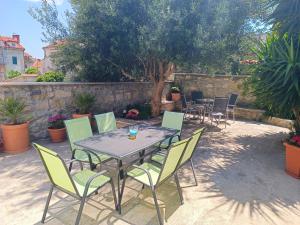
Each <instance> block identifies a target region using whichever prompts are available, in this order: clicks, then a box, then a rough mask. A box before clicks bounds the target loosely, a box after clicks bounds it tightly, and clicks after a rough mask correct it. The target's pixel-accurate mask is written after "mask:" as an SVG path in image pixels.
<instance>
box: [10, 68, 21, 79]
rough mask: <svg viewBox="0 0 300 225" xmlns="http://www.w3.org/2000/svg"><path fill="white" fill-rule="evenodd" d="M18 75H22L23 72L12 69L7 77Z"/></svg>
mask: <svg viewBox="0 0 300 225" xmlns="http://www.w3.org/2000/svg"><path fill="white" fill-rule="evenodd" d="M18 76H21V73H20V72H19V71H16V70H10V71H9V72H8V73H7V78H9V79H11V78H14V77H18Z"/></svg>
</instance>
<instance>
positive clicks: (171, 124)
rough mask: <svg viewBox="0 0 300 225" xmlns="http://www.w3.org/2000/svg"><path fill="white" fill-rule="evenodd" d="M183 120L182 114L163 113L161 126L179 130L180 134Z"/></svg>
mask: <svg viewBox="0 0 300 225" xmlns="http://www.w3.org/2000/svg"><path fill="white" fill-rule="evenodd" d="M183 118H184V113H178V112H169V111H165V112H164V116H163V120H162V124H161V126H162V127H165V128H171V129H176V130H179V131H180V133H181V128H182V124H183Z"/></svg>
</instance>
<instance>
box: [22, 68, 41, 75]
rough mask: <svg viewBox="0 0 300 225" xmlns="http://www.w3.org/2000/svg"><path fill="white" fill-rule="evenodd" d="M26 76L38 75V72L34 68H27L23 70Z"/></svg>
mask: <svg viewBox="0 0 300 225" xmlns="http://www.w3.org/2000/svg"><path fill="white" fill-rule="evenodd" d="M25 73H26V74H38V73H39V70H38V68H36V67H29V68H27V69H26V70H25Z"/></svg>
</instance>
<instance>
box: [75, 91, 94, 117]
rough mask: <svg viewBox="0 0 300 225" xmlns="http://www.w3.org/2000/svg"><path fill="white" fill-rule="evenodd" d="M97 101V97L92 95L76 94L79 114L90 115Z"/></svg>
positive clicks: (76, 105)
mask: <svg viewBox="0 0 300 225" xmlns="http://www.w3.org/2000/svg"><path fill="white" fill-rule="evenodd" d="M95 101H96V97H95V96H94V95H92V94H90V93H84V92H83V93H76V94H74V104H75V107H76V110H77V112H78V113H80V114H88V113H90V110H91V108H92V107H93V106H94V103H95Z"/></svg>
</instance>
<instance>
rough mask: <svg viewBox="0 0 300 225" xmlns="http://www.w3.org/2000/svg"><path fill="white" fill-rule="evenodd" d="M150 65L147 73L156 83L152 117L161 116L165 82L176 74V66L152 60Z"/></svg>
mask: <svg viewBox="0 0 300 225" xmlns="http://www.w3.org/2000/svg"><path fill="white" fill-rule="evenodd" d="M149 65H150V66H149V67H148V69H147V71H148V73H149V75H150V78H151V80H152V81H153V83H154V86H153V92H152V99H151V107H152V116H159V115H160V107H161V98H162V93H163V90H164V87H165V80H166V79H167V78H168V77H169V76H170V75H171V74H172V73H173V72H174V64H173V63H171V62H163V61H155V60H152V61H151V62H150V63H149Z"/></svg>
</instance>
